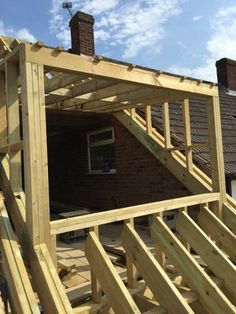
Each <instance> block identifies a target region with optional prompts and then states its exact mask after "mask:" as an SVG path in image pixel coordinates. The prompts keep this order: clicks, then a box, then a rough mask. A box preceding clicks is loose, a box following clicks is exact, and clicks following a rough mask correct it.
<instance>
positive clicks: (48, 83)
mask: <svg viewBox="0 0 236 314" xmlns="http://www.w3.org/2000/svg"><path fill="white" fill-rule="evenodd" d="M85 78H86V76H85V75H79V74H74V75H72V74H65V73H64V74H59V75H55V77H53V78H51V79H49V80H45V93H46V94H48V93H50V92H52V91H54V90H58V89H60V88H63V87H65V86H67V85H70V84H73V83H75V82H78V81H80V80H81V79H85Z"/></svg>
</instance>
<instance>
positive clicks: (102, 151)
mask: <svg viewBox="0 0 236 314" xmlns="http://www.w3.org/2000/svg"><path fill="white" fill-rule="evenodd" d="M90 160H91V170H101V171H103V172H109V171H110V169H115V145H114V144H107V145H101V146H95V147H90Z"/></svg>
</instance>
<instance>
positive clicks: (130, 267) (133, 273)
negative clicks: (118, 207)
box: [122, 219, 138, 288]
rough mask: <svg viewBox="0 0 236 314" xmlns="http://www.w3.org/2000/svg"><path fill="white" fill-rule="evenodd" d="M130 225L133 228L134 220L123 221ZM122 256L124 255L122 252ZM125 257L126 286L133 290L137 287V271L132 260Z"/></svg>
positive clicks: (126, 255)
mask: <svg viewBox="0 0 236 314" xmlns="http://www.w3.org/2000/svg"><path fill="white" fill-rule="evenodd" d="M126 224H130V225H132V226H134V219H127V220H125V225H126ZM122 253H123V254H125V253H124V252H123V251H122ZM125 257H126V269H127V286H128V287H129V288H135V287H136V286H137V279H138V272H137V269H136V267H135V265H134V263H133V262H132V259H131V258H130V257H129V255H128V254H125Z"/></svg>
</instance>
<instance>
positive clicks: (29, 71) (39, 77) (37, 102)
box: [21, 56, 53, 252]
mask: <svg viewBox="0 0 236 314" xmlns="http://www.w3.org/2000/svg"><path fill="white" fill-rule="evenodd" d="M43 79H44V73H43V67H42V66H41V65H38V64H30V63H25V62H23V60H22V56H21V86H22V121H23V138H24V141H23V145H24V172H25V194H26V224H27V228H28V232H29V234H30V237H31V241H32V243H33V245H36V244H39V243H46V244H47V245H48V249H49V251H51V252H53V249H52V243H51V237H50V230H49V228H50V226H49V221H50V217H49V195H48V193H49V190H48V162H47V139H46V117H45V100H44V83H43Z"/></svg>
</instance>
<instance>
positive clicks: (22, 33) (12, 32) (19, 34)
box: [0, 20, 36, 42]
mask: <svg viewBox="0 0 236 314" xmlns="http://www.w3.org/2000/svg"><path fill="white" fill-rule="evenodd" d="M0 34H1V35H5V36H9V37H13V38H18V39H22V40H25V41H29V42H35V41H36V38H35V37H34V35H32V34H31V33H30V32H29V30H28V29H26V28H21V29H19V30H16V29H14V28H12V27H6V26H5V25H4V23H3V21H1V20H0Z"/></svg>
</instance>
